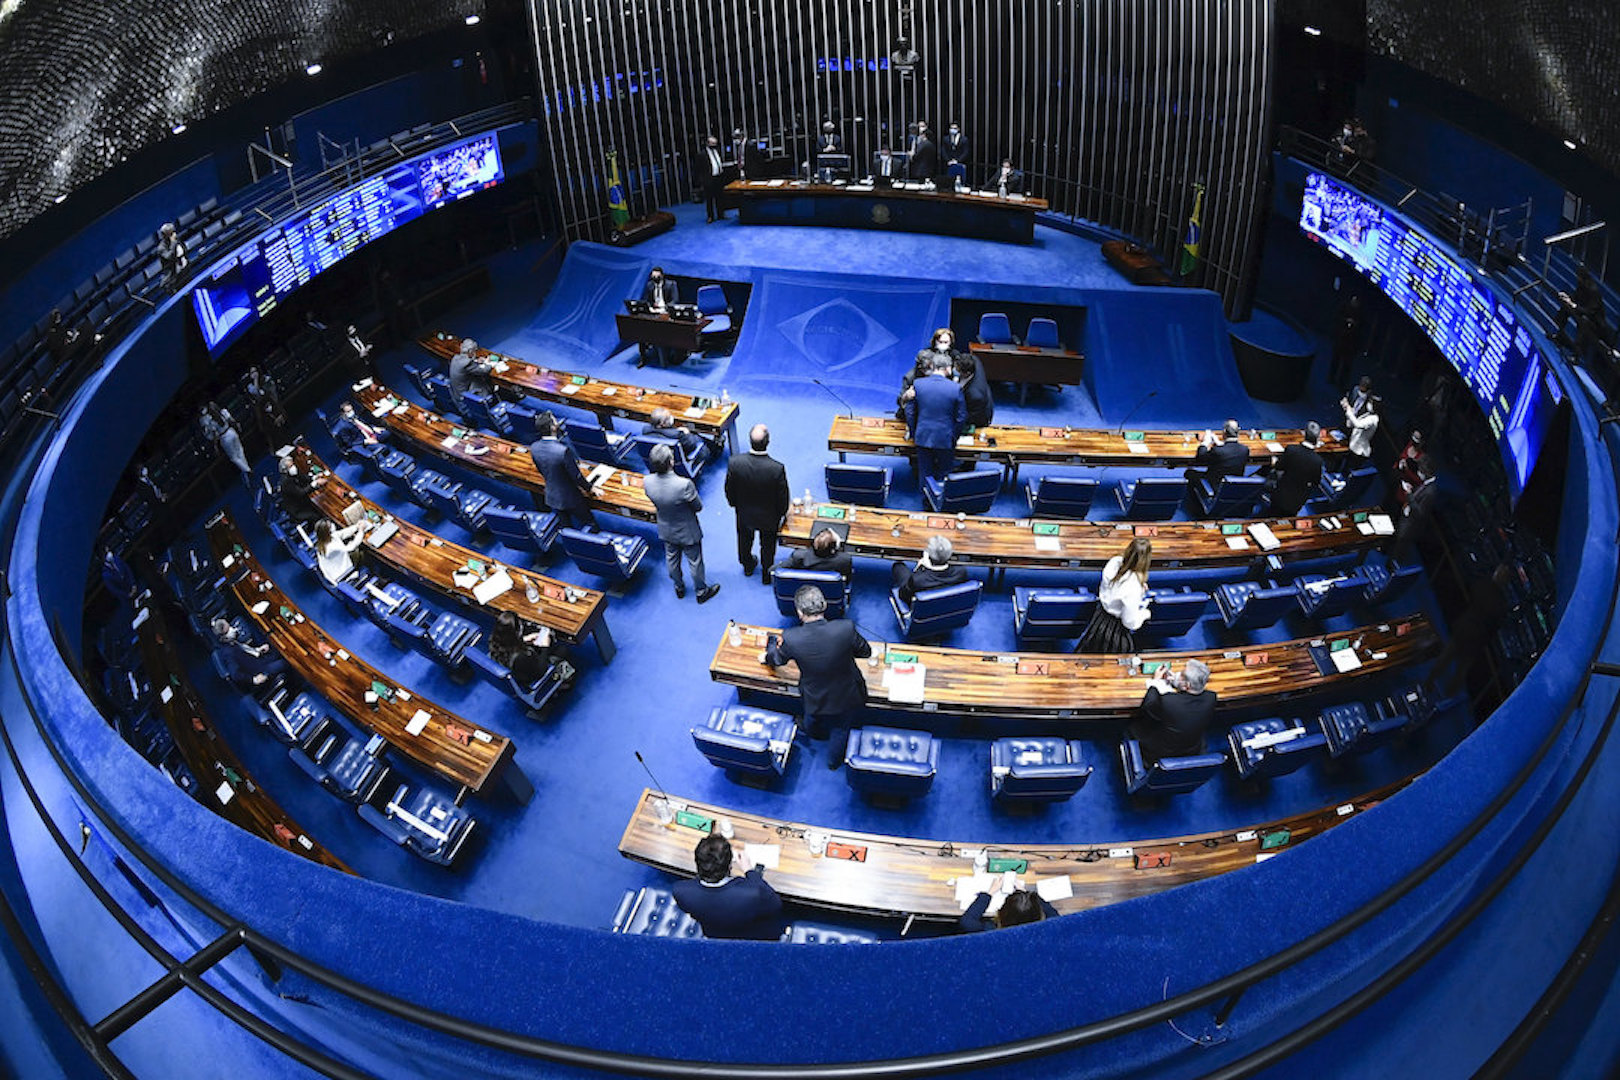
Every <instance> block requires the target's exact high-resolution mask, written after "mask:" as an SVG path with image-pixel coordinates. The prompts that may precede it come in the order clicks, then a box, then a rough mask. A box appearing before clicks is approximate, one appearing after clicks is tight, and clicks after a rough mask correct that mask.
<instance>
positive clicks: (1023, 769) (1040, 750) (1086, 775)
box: [990, 738, 1091, 805]
mask: <svg viewBox="0 0 1620 1080" xmlns="http://www.w3.org/2000/svg"><path fill="white" fill-rule="evenodd" d="M1089 779H1091V766H1090V765H1087V764H1086V756H1085V744H1084V743H1082V742H1081V741H1080V740H1078V739H1054V738H1029V739H1025V738H1002V739H997V740H995V741H994V742H992V743H991V744H990V797H991V798H992V799H994V800H995V801H996V802H998V803H1002V804H1005V805H1013V804H1040V803H1054V802H1065V801H1067V800H1068V799H1070V798H1073V796H1074V793H1075V792H1077V791H1079V790H1080V789H1081V788H1082V787H1084V786H1085V784H1086V781H1087V780H1089Z"/></svg>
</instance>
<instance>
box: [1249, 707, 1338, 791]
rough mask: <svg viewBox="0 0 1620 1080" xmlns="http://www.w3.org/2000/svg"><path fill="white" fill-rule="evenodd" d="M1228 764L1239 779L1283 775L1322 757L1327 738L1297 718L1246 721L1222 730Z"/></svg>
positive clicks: (1259, 778) (1267, 778) (1260, 778)
mask: <svg viewBox="0 0 1620 1080" xmlns="http://www.w3.org/2000/svg"><path fill="white" fill-rule="evenodd" d="M1226 745H1227V749H1229V750H1230V751H1231V754H1232V764H1234V765H1236V766H1237V773H1238V776H1239V778H1241V779H1243V780H1269V779H1271V778H1273V777H1277V776H1286V775H1288V774H1289V773H1291V772H1293V771H1294V770H1295V769H1298V768H1299V767H1300V766H1302V765H1304V764H1306V763H1307V762H1310V761H1313V760H1316V759H1318V758H1322V757H1326V756H1327V755H1326V750H1327V737H1326V736H1325V735H1323V734H1322V733H1321V732H1320V731H1311V730H1310V729H1308V728H1307V727H1305V726H1304V724H1303V722H1302V721H1299V720H1281V719H1268V720H1246V721H1244V722H1243V723H1241V724H1233V725H1232V728H1231V730H1229V731H1228V732H1227V733H1226Z"/></svg>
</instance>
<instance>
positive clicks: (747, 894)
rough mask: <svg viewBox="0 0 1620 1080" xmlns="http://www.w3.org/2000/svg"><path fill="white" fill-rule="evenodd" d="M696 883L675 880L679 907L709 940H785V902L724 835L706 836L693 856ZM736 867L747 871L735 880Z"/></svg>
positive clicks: (761, 870)
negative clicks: (695, 921) (694, 921)
mask: <svg viewBox="0 0 1620 1080" xmlns="http://www.w3.org/2000/svg"><path fill="white" fill-rule="evenodd" d="M692 861H693V862H695V863H696V864H697V880H696V881H677V882H676V883H675V886H674V888H673V889H672V890H671V891H672V892H673V893H674V894H675V905H676V906H677V907H679V908H680V909H681V910H682V911H684V912H686V913H687V914H688V915H690V916H692V918H694V919H696V920H697V923H698V926H699V927H701V928H702V930H703V936H704V937H706V938H733V939H738V940H743V941H775V940H776V939H778V938H779V937H781V936H782V898H781V897H780V896H777V895H776V890H775V889H773V888H771V887H770V885H769V884H768V883H767V882H766V881H765V871H764V869H763V868H761V867H758V866H755V865H754V864H753V861H752V860H751V859H749V858H748V856H747V855H745V854H740V853H739V854H734V853H733V852H732V850H731V842H730V841H729V840H727V839H726V838H725V837H723V836H705V837H704V838H703V839H701V840H699V841H698V842H697V849H696V850H695V851H694V852H693V853H692ZM733 864H735V865H736V866H737V868H738V869H739V870H741V871H743V873H742V876H741V877H732V876H731V868H732V865H733Z"/></svg>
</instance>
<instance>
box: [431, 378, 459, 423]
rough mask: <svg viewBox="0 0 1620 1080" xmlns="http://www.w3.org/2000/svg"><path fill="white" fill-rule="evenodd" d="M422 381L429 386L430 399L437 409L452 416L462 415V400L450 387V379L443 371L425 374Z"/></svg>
mask: <svg viewBox="0 0 1620 1080" xmlns="http://www.w3.org/2000/svg"><path fill="white" fill-rule="evenodd" d="M422 382H423V385H424V386H426V387H427V392H428V401H429V402H431V403H432V405H433V408H434V409H435V410H437V411H438V412H441V413H448V414H450V415H452V416H459V415H460V412H461V402H459V401H457V400H456V395H455V392H454V391H452V390H451V389H450V380H449V379H448V378H446V377H445V375H444V374H443V373H442V372H437V371H435V372H433V373H432V374H429V375H425V376H423V379H422Z"/></svg>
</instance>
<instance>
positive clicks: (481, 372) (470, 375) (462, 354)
mask: <svg viewBox="0 0 1620 1080" xmlns="http://www.w3.org/2000/svg"><path fill="white" fill-rule="evenodd" d="M477 348H478V342H476V341H474V340H473V339H472V338H467V339H466V340H464V341H463V342H462V343H461V351H459V352H457V353H456V355H455V356H453V357H451V358H450V372H449V377H450V393H451V394H452V395H453V396H454V397H455V399H456V401H458V402H459V401H460V400H461V396H462V395H463V394H465V393H467V392H468V391H474V390H475V391H477V392H478V393H480V394H491V393H493V392H494V386H493V385H492V384H491V383H490V381H489V375H490V372H491V371H492V370H493V369H492V368H491V367H490V366H489V363H488V362H487V361H486V360H484V359H483V358H482V357H479V356H478V355H477V354H476V352H475V350H476V349H477Z"/></svg>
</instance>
